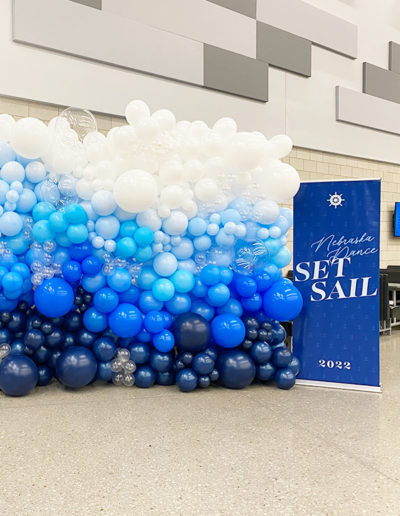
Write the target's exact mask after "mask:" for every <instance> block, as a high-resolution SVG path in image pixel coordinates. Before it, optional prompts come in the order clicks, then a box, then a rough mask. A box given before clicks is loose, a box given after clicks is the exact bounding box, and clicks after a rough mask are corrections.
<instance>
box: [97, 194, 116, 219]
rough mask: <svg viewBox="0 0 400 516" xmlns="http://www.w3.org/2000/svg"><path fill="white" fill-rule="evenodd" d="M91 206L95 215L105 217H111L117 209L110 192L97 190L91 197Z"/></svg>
mask: <svg viewBox="0 0 400 516" xmlns="http://www.w3.org/2000/svg"><path fill="white" fill-rule="evenodd" d="M92 206H93V209H94V211H95V212H96V213H97V215H101V216H103V217H106V216H107V215H111V213H112V212H113V211H114V210H115V208H116V207H117V204H116V202H115V199H114V195H113V193H112V192H109V191H107V190H99V191H97V192H96V193H95V194H94V195H93V197H92Z"/></svg>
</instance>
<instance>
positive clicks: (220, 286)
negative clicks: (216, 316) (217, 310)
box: [206, 283, 231, 307]
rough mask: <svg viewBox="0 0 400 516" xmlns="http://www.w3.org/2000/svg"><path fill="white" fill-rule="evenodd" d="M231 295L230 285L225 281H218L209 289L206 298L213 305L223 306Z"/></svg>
mask: <svg viewBox="0 0 400 516" xmlns="http://www.w3.org/2000/svg"><path fill="white" fill-rule="evenodd" d="M230 295H231V291H230V290H229V287H227V286H226V285H225V284H224V283H217V284H216V285H213V286H212V287H210V288H209V289H208V292H207V298H206V300H207V302H208V303H209V304H210V305H211V306H216V307H218V306H223V305H225V304H226V303H227V302H228V300H229V297H230Z"/></svg>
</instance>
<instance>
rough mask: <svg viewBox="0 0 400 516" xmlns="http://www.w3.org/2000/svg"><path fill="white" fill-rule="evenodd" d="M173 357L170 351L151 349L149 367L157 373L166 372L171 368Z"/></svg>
mask: <svg viewBox="0 0 400 516" xmlns="http://www.w3.org/2000/svg"><path fill="white" fill-rule="evenodd" d="M173 362H174V359H173V357H172V354H171V353H161V352H158V351H153V352H152V354H151V355H150V362H149V363H150V367H151V368H152V369H154V371H157V372H158V373H166V372H167V371H169V370H170V369H171V368H172V364H173Z"/></svg>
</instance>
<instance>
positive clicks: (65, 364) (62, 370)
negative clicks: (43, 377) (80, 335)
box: [56, 346, 97, 389]
mask: <svg viewBox="0 0 400 516" xmlns="http://www.w3.org/2000/svg"><path fill="white" fill-rule="evenodd" d="M96 371H97V360H96V357H95V356H94V355H93V353H92V352H91V351H90V350H89V349H87V348H84V347H83V346H71V347H69V348H67V349H66V350H65V351H63V352H62V354H61V356H60V357H59V359H58V360H57V364H56V375H57V378H58V379H59V381H60V382H61V383H63V384H64V385H65V386H67V387H72V388H75V389H77V388H80V387H84V386H85V385H87V384H88V383H90V382H91V381H92V380H93V378H94V377H95V375H96Z"/></svg>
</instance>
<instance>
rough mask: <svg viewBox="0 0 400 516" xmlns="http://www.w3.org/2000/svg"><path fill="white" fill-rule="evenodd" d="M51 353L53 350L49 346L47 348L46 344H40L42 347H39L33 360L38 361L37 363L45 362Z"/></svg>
mask: <svg viewBox="0 0 400 516" xmlns="http://www.w3.org/2000/svg"><path fill="white" fill-rule="evenodd" d="M51 355H52V352H51V350H50V349H49V348H46V346H40V348H39V349H37V350H36V351H35V353H34V354H33V360H34V361H35V362H36V364H45V363H46V362H47V361H48V360H49V358H50V357H51Z"/></svg>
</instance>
